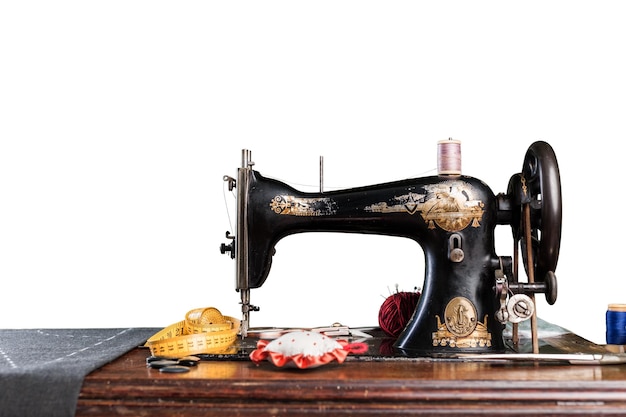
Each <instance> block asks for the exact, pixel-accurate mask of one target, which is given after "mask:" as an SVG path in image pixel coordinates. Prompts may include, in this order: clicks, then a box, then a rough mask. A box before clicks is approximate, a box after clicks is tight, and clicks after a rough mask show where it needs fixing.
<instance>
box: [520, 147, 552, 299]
mask: <svg viewBox="0 0 626 417" xmlns="http://www.w3.org/2000/svg"><path fill="white" fill-rule="evenodd" d="M508 193H509V195H515V196H516V200H519V201H516V208H519V211H518V212H517V213H515V215H514V218H513V221H512V227H513V237H514V239H515V240H516V242H517V241H519V242H520V244H521V252H522V259H523V262H524V268H525V269H526V273H527V274H530V273H531V270H530V268H532V274H533V276H534V280H535V282H545V283H546V287H547V291H546V301H547V302H548V303H549V304H554V302H555V301H556V278H555V275H554V271H555V270H556V264H557V262H558V258H559V248H560V242H561V218H562V204H561V179H560V174H559V166H558V163H557V160H556V156H555V154H554V151H553V149H552V147H551V146H550V145H549V144H548V143H546V142H542V141H538V142H535V143H533V144H532V145H531V146H530V147H529V148H528V151H527V152H526V156H525V157H524V164H523V167H522V172H521V174H516V175H514V176H513V177H512V178H511V180H510V181H509V190H508ZM524 210H529V211H530V216H527V215H525V213H524ZM528 218H530V219H529V220H528ZM525 219H526V220H525ZM527 222H529V223H530V233H529V235H530V242H529V241H528V238H527V235H528V233H527V228H528V225H527V224H526V223H527ZM528 245H530V248H529V247H528ZM529 249H530V254H531V256H532V265H530V261H529V259H528V258H529V256H528V250H529Z"/></svg>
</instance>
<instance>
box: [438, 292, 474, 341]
mask: <svg viewBox="0 0 626 417" xmlns="http://www.w3.org/2000/svg"><path fill="white" fill-rule="evenodd" d="M444 321H445V323H446V327H447V328H448V331H450V333H452V334H453V335H455V336H467V335H468V334H470V333H472V332H473V331H474V329H475V328H476V307H474V304H472V302H471V301H470V300H468V299H467V298H465V297H455V298H453V299H452V300H450V302H449V303H448V305H447V306H446V311H445V312H444Z"/></svg>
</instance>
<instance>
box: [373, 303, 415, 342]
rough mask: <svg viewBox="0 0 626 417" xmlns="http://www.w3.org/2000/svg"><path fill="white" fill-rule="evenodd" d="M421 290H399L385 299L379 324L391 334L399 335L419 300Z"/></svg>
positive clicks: (379, 316) (393, 335)
mask: <svg viewBox="0 0 626 417" xmlns="http://www.w3.org/2000/svg"><path fill="white" fill-rule="evenodd" d="M419 298H420V293H419V292H397V293H395V294H393V295H391V296H389V297H387V298H386V299H385V301H384V302H383V304H382V305H381V306H380V310H379V311H378V325H379V326H380V328H381V329H382V330H383V331H384V332H385V333H386V334H388V335H389V336H392V337H398V336H400V333H402V330H404V328H405V327H406V325H407V323H408V322H409V319H410V318H411V315H413V312H414V311H415V307H416V306H417V302H418V301H419Z"/></svg>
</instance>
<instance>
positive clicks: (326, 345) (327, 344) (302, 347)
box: [264, 331, 343, 357]
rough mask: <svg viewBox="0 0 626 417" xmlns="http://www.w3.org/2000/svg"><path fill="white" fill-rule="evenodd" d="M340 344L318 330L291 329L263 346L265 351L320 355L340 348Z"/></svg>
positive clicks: (290, 354)
mask: <svg viewBox="0 0 626 417" xmlns="http://www.w3.org/2000/svg"><path fill="white" fill-rule="evenodd" d="M342 348H343V347H342V345H341V344H339V343H338V342H337V341H335V340H334V339H331V338H330V337H327V336H324V335H323V334H321V333H318V332H307V331H293V332H289V333H286V334H284V335H282V336H281V337H279V338H278V339H275V340H273V341H271V342H270V343H268V344H267V346H265V349H264V350H265V351H267V352H275V353H280V354H282V355H284V356H287V357H291V356H295V355H300V354H301V355H304V356H322V355H324V354H326V353H329V352H333V351H334V350H335V349H342Z"/></svg>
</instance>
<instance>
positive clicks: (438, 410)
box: [76, 333, 626, 416]
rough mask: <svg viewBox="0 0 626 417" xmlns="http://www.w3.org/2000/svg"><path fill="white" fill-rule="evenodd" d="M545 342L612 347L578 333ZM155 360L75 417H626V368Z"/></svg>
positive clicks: (124, 362)
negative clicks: (170, 367)
mask: <svg viewBox="0 0 626 417" xmlns="http://www.w3.org/2000/svg"><path fill="white" fill-rule="evenodd" d="M542 346H543V347H544V348H546V349H548V350H549V349H554V348H555V347H558V348H559V349H560V350H561V351H564V350H567V349H578V348H581V349H584V351H585V352H605V351H606V349H605V348H604V347H602V346H598V345H593V344H591V343H589V342H587V341H585V340H584V339H581V338H579V337H577V336H576V335H572V334H571V333H565V334H558V335H556V336H554V337H547V338H544V339H542ZM148 356H150V351H149V350H148V349H146V348H142V347H139V348H137V349H135V350H133V351H131V352H129V353H127V354H126V355H123V356H122V357H120V358H118V359H117V360H115V361H113V362H111V363H109V364H107V365H105V366H103V367H102V368H100V369H98V370H96V371H94V372H92V373H91V374H90V375H88V376H87V377H86V379H85V381H84V384H83V387H82V391H81V394H80V397H79V400H78V407H77V414H76V415H77V416H104V415H149V416H166V415H167V416H176V415H185V416H200V415H202V416H207V415H220V416H226V415H231V416H232V415H254V416H269V415H289V416H299V415H311V414H328V415H342V414H350V415H352V416H359V415H368V416H371V415H381V414H384V415H447V416H461V415H464V416H465V415H484V416H488V415H493V416H496V415H497V416H504V415H506V416H513V415H520V416H521V415H524V416H529V415H559V416H563V415H589V414H592V413H593V414H604V415H626V365H563V364H546V363H532V362H528V363H510V362H493V361H463V360H449V359H424V358H414V359H410V358H405V359H401V358H358V357H354V358H353V357H348V360H346V362H344V363H343V364H338V363H331V364H328V365H325V366H322V367H320V368H315V369H304V370H301V369H292V368H289V369H287V368H277V367H275V366H274V365H272V364H270V363H269V362H264V363H261V364H260V365H255V364H254V363H253V362H251V361H248V360H241V359H239V360H223V359H222V360H203V361H201V362H200V363H199V364H198V366H196V367H193V368H191V369H190V371H189V372H187V373H181V374H165V373H161V372H160V371H159V370H158V369H152V368H150V367H148V366H147V365H146V359H147V357H148Z"/></svg>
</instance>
